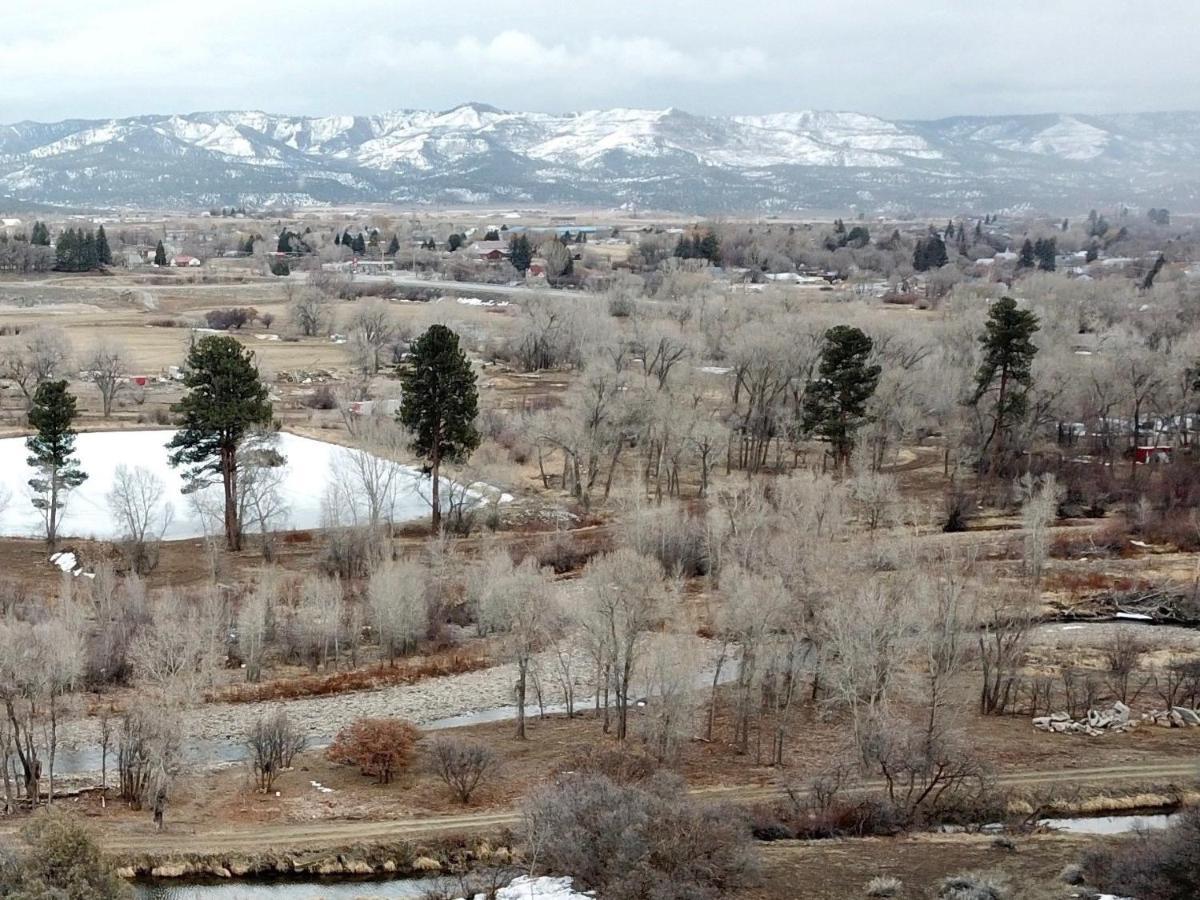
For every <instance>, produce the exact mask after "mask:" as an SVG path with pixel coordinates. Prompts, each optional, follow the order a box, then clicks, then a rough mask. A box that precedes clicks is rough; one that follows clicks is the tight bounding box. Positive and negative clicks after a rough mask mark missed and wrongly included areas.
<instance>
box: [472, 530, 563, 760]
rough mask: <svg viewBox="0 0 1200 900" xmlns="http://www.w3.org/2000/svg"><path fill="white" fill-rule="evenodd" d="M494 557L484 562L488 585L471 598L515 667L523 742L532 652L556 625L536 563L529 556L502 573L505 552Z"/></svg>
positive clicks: (543, 579)
mask: <svg viewBox="0 0 1200 900" xmlns="http://www.w3.org/2000/svg"><path fill="white" fill-rule="evenodd" d="M498 556H499V559H498V560H485V561H484V566H485V567H486V570H487V572H488V583H487V585H486V586H484V589H483V590H482V591H480V592H479V593H478V595H477V596H476V598H475V599H476V603H477V606H478V608H479V620H480V622H481V624H483V625H484V627H485V628H486V629H487V630H489V631H492V632H495V633H499V634H500V635H502V637H503V639H502V641H501V647H502V648H503V652H504V655H505V657H506V658H507V659H509V660H510V661H511V662H512V663H513V664H514V665H515V666H516V668H517V681H516V686H515V690H516V699H517V738H518V739H519V740H524V739H525V702H526V692H527V688H528V684H529V675H530V668H531V666H532V665H533V657H534V653H536V652H537V650H539V649H540V648H541V646H542V644H543V643H544V642H545V640H546V639H547V638H549V637H550V635H551V634H552V633H553V631H554V630H555V628H556V624H557V623H556V622H555V610H554V604H553V602H552V599H551V597H550V592H549V590H548V585H547V578H546V575H545V574H544V573H543V572H541V571H539V570H538V566H537V561H536V560H535V559H533V558H532V557H529V558H527V559H525V560H524V561H523V562H522V563H521V565H519V566H516V567H515V568H514V567H512V566H511V564H510V566H509V567H508V569H507V571H505V569H504V567H503V565H497V562H500V563H502V562H503V561H504V560H506V559H508V553H507V551H504V550H500V551H498ZM479 581H480V580H479V579H477V580H476V583H477V584H478V583H479Z"/></svg>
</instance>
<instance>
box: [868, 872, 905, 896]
mask: <svg viewBox="0 0 1200 900" xmlns="http://www.w3.org/2000/svg"><path fill="white" fill-rule="evenodd" d="M903 886H904V883H903V882H902V881H901V880H900V879H899V878H896V877H894V876H892V875H876V876H875V877H874V878H872V879H871V880H870V881H868V882H867V884H866V887H864V888H863V895H864V896H867V897H895V896H896V895H897V894H899V893H900V888H902V887H903Z"/></svg>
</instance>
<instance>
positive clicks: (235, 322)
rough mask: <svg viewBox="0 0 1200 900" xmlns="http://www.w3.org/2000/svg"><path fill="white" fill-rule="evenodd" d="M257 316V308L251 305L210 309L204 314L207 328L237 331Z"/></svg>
mask: <svg viewBox="0 0 1200 900" xmlns="http://www.w3.org/2000/svg"><path fill="white" fill-rule="evenodd" d="M257 318H258V310H256V309H255V308H254V307H252V306H235V307H231V308H229V309H210V310H209V311H208V312H206V313H205V314H204V321H205V322H207V323H208V327H209V328H215V329H216V330H217V331H237V330H239V329H241V328H242V327H243V326H245V325H246V324H248V323H250V322H253V321H254V320H255V319H257Z"/></svg>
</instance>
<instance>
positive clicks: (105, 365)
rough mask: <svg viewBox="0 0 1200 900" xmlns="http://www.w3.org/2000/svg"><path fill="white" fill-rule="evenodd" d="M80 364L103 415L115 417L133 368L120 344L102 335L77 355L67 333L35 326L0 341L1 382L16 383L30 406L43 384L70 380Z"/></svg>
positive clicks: (128, 354)
mask: <svg viewBox="0 0 1200 900" xmlns="http://www.w3.org/2000/svg"><path fill="white" fill-rule="evenodd" d="M75 363H78V367H79V369H80V370H82V373H83V376H84V378H85V379H86V380H89V381H91V382H92V383H93V384H94V385H95V386H96V389H97V391H98V392H99V394H100V411H101V413H102V414H103V415H104V417H105V418H107V417H109V416H110V415H112V410H113V405H114V404H115V403H116V401H117V398H118V397H119V396H120V395H121V393H122V391H124V390H125V389H126V388H127V387H128V376H129V374H130V369H131V366H132V365H133V363H132V359H131V356H130V353H129V350H128V349H127V348H126V347H125V345H124V344H123V343H121V342H120V341H118V340H116V339H113V338H111V337H109V336H107V335H101V336H100V337H99V338H97V339H96V341H95V342H94V343H93V344H92V345H91V346H89V347H87V348H86V349H84V350H83V351H82V352H79V353H77V352H76V350H75V348H74V347H73V346H72V344H71V340H70V338H69V337H68V336H67V333H66V332H65V331H64V330H63V329H62V328H60V327H59V326H57V325H34V326H31V327H28V328H23V329H19V330H18V333H16V334H13V335H10V336H8V337H6V338H4V339H0V378H4V379H6V380H8V381H10V382H12V383H13V384H14V385H16V387H17V388H18V389H19V390H20V391H21V394H22V396H23V397H24V398H25V401H26V403H29V402H31V401H32V399H33V395H34V392H35V391H36V390H37V386H38V385H39V384H41V383H42V382H43V381H53V380H54V379H56V378H68V377H70V376H71V374H72V366H73V365H74V364H75Z"/></svg>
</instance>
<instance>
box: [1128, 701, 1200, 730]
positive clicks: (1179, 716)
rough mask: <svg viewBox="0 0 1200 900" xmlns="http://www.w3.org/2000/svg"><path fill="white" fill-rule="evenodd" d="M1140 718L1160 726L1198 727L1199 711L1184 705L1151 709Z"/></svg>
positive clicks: (1199, 726)
mask: <svg viewBox="0 0 1200 900" xmlns="http://www.w3.org/2000/svg"><path fill="white" fill-rule="evenodd" d="M1142 719H1143V721H1145V722H1149V723H1150V724H1152V725H1158V726H1160V727H1162V728H1200V712H1197V711H1196V710H1194V709H1188V708H1187V707H1186V706H1172V707H1171V708H1170V709H1155V710H1151V711H1150V712H1148V713H1146V714H1145V715H1143V716H1142Z"/></svg>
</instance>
